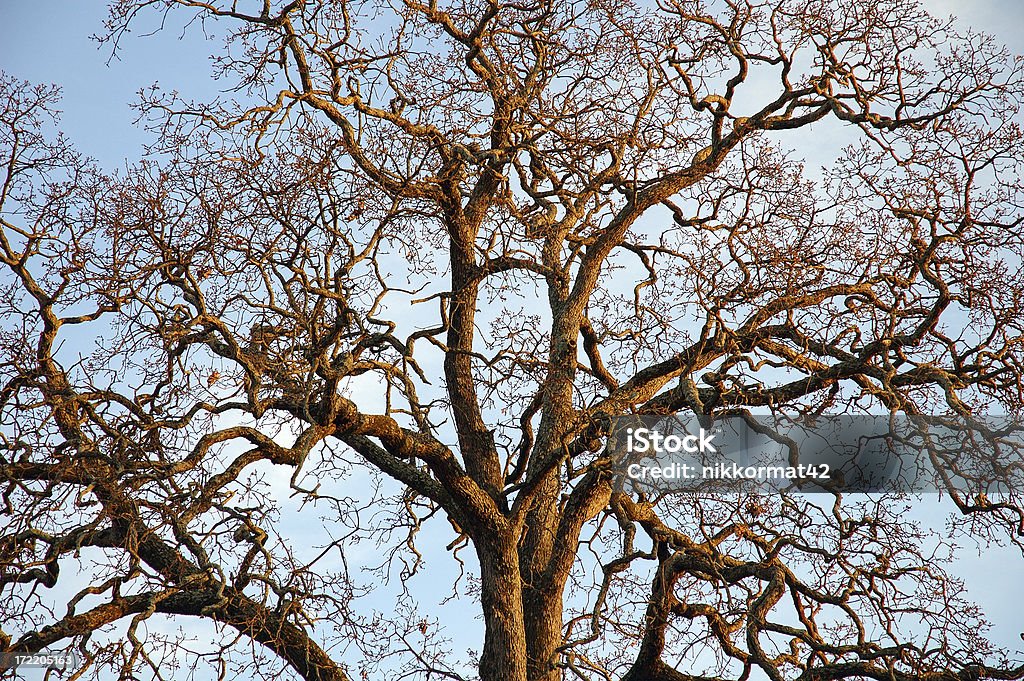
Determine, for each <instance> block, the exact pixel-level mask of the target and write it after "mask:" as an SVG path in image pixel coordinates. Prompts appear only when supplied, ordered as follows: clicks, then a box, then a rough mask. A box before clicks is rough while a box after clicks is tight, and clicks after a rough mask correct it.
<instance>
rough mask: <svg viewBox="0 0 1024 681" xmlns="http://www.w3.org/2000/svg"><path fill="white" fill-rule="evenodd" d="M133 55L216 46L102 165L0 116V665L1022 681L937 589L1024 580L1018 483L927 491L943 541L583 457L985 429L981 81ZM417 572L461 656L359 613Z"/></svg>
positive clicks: (874, 0)
mask: <svg viewBox="0 0 1024 681" xmlns="http://www.w3.org/2000/svg"><path fill="white" fill-rule="evenodd" d="M169 17H182V18H183V19H182V20H184V21H185V22H186V23H187V24H188V30H190V31H195V32H202V31H205V30H213V29H214V28H215V29H216V31H217V32H218V33H220V34H221V35H225V34H226V39H225V40H224V42H223V44H216V45H214V46H212V47H211V49H212V50H215V51H214V61H213V67H214V70H215V73H216V75H217V76H218V77H219V78H220V79H221V81H220V82H221V83H223V84H224V86H225V87H226V89H225V93H224V95H223V96H222V97H220V98H218V99H216V100H213V101H193V100H190V99H188V97H187V93H184V94H179V93H176V92H173V93H168V92H163V91H161V90H159V89H158V88H155V87H154V88H152V89H149V90H146V91H145V92H144V93H143V97H142V99H141V101H140V104H139V107H140V114H141V117H142V120H143V121H144V123H145V124H146V125H148V126H150V128H151V129H152V130H153V131H154V133H155V134H154V138H153V139H154V142H153V144H152V146H151V147H150V148H149V149H148V153H147V154H146V155H145V158H144V159H143V160H142V161H139V162H138V163H136V164H134V165H131V166H130V167H128V168H127V169H126V170H122V171H118V172H110V171H107V170H104V169H102V168H100V167H98V166H97V165H96V164H95V163H94V162H93V161H91V160H90V159H87V158H85V157H83V156H81V155H80V154H78V153H76V152H75V151H74V148H73V146H72V145H71V144H70V142H68V141H67V140H66V139H64V137H63V136H61V135H59V134H53V130H54V128H55V125H56V127H59V123H55V118H54V116H55V114H54V111H55V107H56V99H57V96H58V92H57V90H56V89H55V88H51V87H43V86H33V85H29V84H25V83H21V82H19V81H17V80H16V79H14V78H11V77H8V76H5V77H4V78H3V80H2V81H0V102H2V107H3V108H2V111H0V150H2V153H3V159H4V164H3V170H2V171H0V172H2V177H3V184H2V189H0V211H2V227H3V231H2V235H0V264H2V266H3V273H2V274H0V291H2V293H3V295H0V311H2V312H0V318H2V320H3V321H2V327H0V328H2V331H0V490H2V498H3V506H2V509H3V510H2V513H3V516H2V517H3V518H4V520H3V524H2V527H0V615H2V625H0V650H6V651H22V652H25V651H28V652H31V651H39V650H44V649H48V650H56V649H62V648H68V649H74V650H76V651H78V655H79V656H80V662H81V664H80V668H81V669H82V670H83V672H85V673H94V674H96V675H97V676H98V677H99V678H111V675H112V674H119V675H121V678H137V677H146V676H147V675H148V676H152V677H162V678H174V679H177V678H187V677H189V676H190V675H192V676H195V677H196V678H203V677H204V674H207V673H208V672H207V671H204V670H206V669H207V667H206V666H204V665H206V664H208V665H209V669H212V672H209V673H212V674H214V675H216V674H220V675H221V678H224V676H225V675H229V676H236V677H239V678H241V677H253V678H258V677H265V678H273V677H275V676H278V675H279V674H280V672H281V669H282V667H287V668H288V670H289V671H288V672H287V673H288V674H294V675H297V676H298V677H301V678H303V679H305V680H306V681H327V680H332V681H341V680H344V681H348V680H350V679H352V680H354V679H369V678H396V679H397V678H416V679H440V678H452V679H457V678H463V677H468V676H472V675H474V674H475V675H478V677H479V678H480V679H483V680H485V681H527V680H529V681H555V680H556V679H595V680H596V679H625V680H628V681H640V680H652V681H660V680H666V681H680V680H685V681H710V680H711V679H730V680H733V679H735V680H737V681H745V680H746V679H748V678H756V679H761V678H768V679H771V681H782V680H783V679H786V680H789V679H794V680H799V681H831V680H839V679H877V680H879V681H974V680H975V679H981V678H988V679H1007V680H1009V679H1020V678H1024V663H1021V662H1020V661H1014V660H1013V659H1012V658H1010V657H1008V654H1007V652H1006V651H1002V650H1000V649H998V648H997V647H995V646H993V645H991V644H990V643H989V642H988V641H986V640H985V638H984V636H983V631H984V626H983V625H984V614H983V613H981V612H978V611H977V610H976V609H975V608H974V607H973V606H972V605H971V604H970V602H969V600H968V599H967V598H966V596H965V592H964V585H963V583H962V580H961V579H959V578H958V577H957V576H956V574H955V570H953V567H955V566H950V565H949V564H944V563H943V561H942V558H943V556H944V555H946V556H948V554H949V552H950V551H951V547H953V546H954V544H955V541H956V538H957V537H958V536H970V537H974V538H976V539H980V540H982V541H989V540H991V541H1006V542H1012V543H1014V544H1016V545H1017V546H1021V545H1024V542H1022V537H1024V511H1022V508H1024V506H1022V504H1021V502H1022V499H1021V497H1020V492H1019V491H1018V488H1017V487H1014V486H1013V485H1011V486H1010V487H1008V488H1002V489H1003V491H1002V493H1000V494H997V495H996V494H990V495H985V494H982V493H980V492H979V493H977V494H975V493H965V492H964V491H963V489H962V488H960V487H957V486H956V485H954V484H953V483H952V482H950V483H949V484H948V486H947V487H946V489H945V490H944V493H945V494H947V495H948V496H949V498H950V499H952V501H953V503H954V504H955V506H956V508H957V511H958V514H959V515H958V518H957V520H956V522H955V523H953V524H952V525H951V527H950V533H949V536H938V535H934V534H932V533H930V531H929V530H928V529H927V528H924V527H921V526H919V525H916V524H914V523H913V522H911V521H910V520H908V519H907V518H906V517H905V516H906V513H907V508H908V506H909V505H910V504H912V502H913V500H912V499H908V498H907V497H906V496H904V495H866V496H865V495H852V494H842V493H840V492H835V493H833V494H823V495H815V496H813V497H812V496H808V495H801V494H790V493H779V494H692V493H686V494H670V495H665V496H659V497H656V498H648V497H646V496H644V495H638V494H633V493H629V492H627V491H623V490H622V489H620V488H617V487H615V486H614V485H613V470H612V467H611V464H610V462H609V459H608V457H607V456H606V455H605V441H606V438H607V436H608V429H609V423H610V422H611V420H613V419H614V418H616V417H620V416H626V415H640V416H646V415H671V414H694V415H698V416H701V417H709V416H715V415H724V414H751V413H771V414H778V415H785V416H797V415H817V414H869V413H870V414H878V413H881V414H888V413H891V414H903V415H940V416H942V415H951V416H957V417H960V418H966V419H970V418H973V417H976V416H978V415H982V414H986V413H1001V414H1009V415H1011V416H1018V417H1019V416H1020V413H1021V405H1022V403H1024V371H1022V368H1021V367H1022V365H1024V341H1022V339H1024V307H1022V306H1024V277H1021V275H1020V267H1021V262H1022V258H1024V230H1022V215H1024V212H1022V209H1024V205H1022V198H1024V197H1022V191H1021V190H1022V186H1021V179H1020V177H1021V174H1022V170H1024V168H1022V162H1024V145H1022V134H1021V127H1020V123H1021V106H1022V103H1024V63H1022V61H1021V60H1020V59H1019V58H1017V57H1013V56H1012V55H1010V54H1009V53H1008V52H1007V50H1006V49H1004V48H1002V47H1000V46H999V45H997V44H996V43H995V42H994V41H993V40H992V39H991V38H990V37H988V36H985V35H982V34H977V33H973V32H965V31H959V30H957V29H956V27H955V25H954V24H953V22H952V21H951V20H944V19H939V18H935V17H932V16H930V15H929V14H928V13H927V12H925V11H924V10H923V9H922V8H921V7H920V6H918V5H917V4H916V3H913V2H909V1H907V0H864V1H863V2H854V3H851V2H838V1H831V0H772V1H765V2H755V1H753V0H749V1H739V0H723V1H719V0H706V1H705V0H659V1H658V2H656V3H652V2H626V1H624V0H617V1H616V2H607V1H606V0H586V1H578V2H577V1H573V0H560V1H557V2H556V1H553V0H524V1H518V0H516V1H512V2H504V1H503V0H451V1H443V0H428V1H426V2H420V1H418V0H391V1H387V0H366V1H363V2H356V1H349V0H338V1H334V2H328V1H326V0H323V1H319V2H314V1H312V0H291V1H290V2H287V3H285V2H277V1H272V0H265V1H264V2H262V3H261V2H249V3H245V2H228V1H226V0H225V1H224V2H220V1H210V2H200V1H196V0H116V1H115V2H113V3H112V5H111V8H110V14H109V19H108V23H107V32H106V33H105V34H104V35H103V36H101V39H102V40H103V41H105V42H106V43H107V44H108V45H110V49H113V50H129V49H130V48H129V47H126V46H125V45H124V43H123V38H124V36H125V34H126V33H127V32H128V31H129V30H130V28H132V27H134V26H137V25H146V26H148V25H149V24H151V23H152V22H154V21H156V22H160V21H163V20H164V19H165V18H169ZM147 22H149V23H147ZM808 136H817V137H820V138H821V143H822V144H823V145H831V147H832V148H834V149H835V158H834V159H832V160H831V161H830V162H829V164H828V165H827V166H826V167H825V168H824V169H822V170H821V171H820V172H819V171H818V170H817V169H816V168H813V167H810V166H808V165H807V164H805V163H804V160H803V159H802V158H801V157H800V156H799V154H798V153H797V152H795V151H794V148H795V147H797V146H798V145H799V144H800V143H806V140H807V139H808ZM837 141H838V142H837ZM1003 445H1004V446H1005V447H1007V449H1008V450H1009V454H1008V455H1007V456H1008V457H1009V458H1007V459H1006V461H1010V462H1013V461H1018V460H1019V456H1018V458H1017V459H1014V458H1013V457H1012V456H1010V454H1018V455H1019V451H1016V450H1014V447H1015V446H1016V445H1014V444H1013V443H1012V442H1011V443H1009V444H1006V443H1003ZM935 463H936V465H938V466H939V467H940V468H943V467H944V466H945V467H946V469H948V471H950V475H954V476H955V475H956V474H958V471H957V468H956V463H957V462H956V461H949V460H947V461H942V460H936V461H935ZM1022 470H1024V469H1022V468H1021V467H1020V465H1019V463H1018V464H1012V463H1011V464H1007V465H1006V466H1004V467H1003V471H1002V472H1003V474H1004V475H1005V477H1006V479H1007V480H1014V479H1016V480H1018V482H1019V477H1020V476H1021V474H1022ZM961 473H962V471H961ZM1014 476H1016V477H1014ZM288 504H292V505H293V506H294V505H295V504H299V505H301V510H300V511H298V513H297V514H296V513H295V512H294V511H288V512H285V511H283V510H282V509H283V508H285V507H286V506H287V505H288ZM299 526H301V527H302V529H303V532H302V533H298V532H297V530H296V528H297V527H299ZM311 536H313V537H315V538H314V539H313V540H312V541H310V539H309V538H310V537H311ZM424 537H429V541H425V540H424V539H423V538H424ZM438 537H444V539H442V540H440V542H439V541H438ZM445 541H450V544H448V545H447V546H444V542H445ZM367 545H372V546H373V547H374V549H373V551H375V552H377V553H379V560H378V561H377V563H376V564H377V570H376V572H371V573H369V577H367V574H366V573H363V572H361V571H357V570H353V569H350V564H349V559H348V558H347V556H348V555H351V554H353V553H354V552H356V551H358V550H365V547H366V546H367ZM370 562H372V561H370ZM439 564H444V565H448V567H449V568H451V566H452V565H454V566H457V570H458V571H460V572H461V574H462V576H461V577H460V578H459V579H458V580H457V581H456V583H455V584H451V583H445V584H443V585H439V588H438V593H441V592H443V591H445V590H448V591H451V593H452V597H453V598H456V599H466V600H469V601H473V602H478V605H477V606H476V607H477V608H478V609H479V612H480V614H481V617H482V627H483V630H484V634H483V644H482V649H480V650H478V651H473V652H472V653H468V654H463V653H462V651H459V650H450V649H449V646H448V644H447V643H446V639H445V638H444V628H443V627H444V626H445V625H447V626H456V627H457V626H463V625H465V623H460V622H455V623H445V622H438V621H437V620H436V619H435V618H433V617H432V616H431V613H430V605H431V602H432V600H431V599H434V597H435V596H436V595H437V594H424V593H422V592H421V591H418V590H417V589H412V588H406V589H404V590H403V592H402V593H401V594H400V596H399V598H398V602H399V604H400V607H399V608H398V609H397V610H396V611H395V612H394V613H390V612H383V613H382V612H380V611H376V610H375V607H376V606H374V604H373V601H372V598H373V593H374V592H375V590H376V589H378V588H382V587H381V585H382V584H383V583H385V582H387V581H388V580H389V579H394V580H396V581H397V583H398V584H400V585H401V584H412V583H413V581H412V580H413V576H414V575H416V574H417V573H419V572H421V571H426V572H427V573H429V571H430V570H433V569H436V568H437V567H438V565H439ZM444 574H450V570H449V571H448V572H444ZM55 596H56V597H57V599H58V600H59V601H60V604H59V605H54V604H53V598H54V597H55ZM428 596H429V597H428ZM420 606H422V607H420ZM424 609H425V613H424V612H423V610H424ZM160 617H175V618H180V620H181V622H182V624H181V626H182V627H185V628H187V627H189V626H191V625H190V624H189V622H192V621H195V620H205V621H208V622H211V623H214V624H215V628H213V629H211V631H214V632H215V633H216V638H215V641H214V646H213V648H212V649H203V650H196V651H192V652H190V651H189V645H190V644H189V643H188V641H187V639H188V636H187V635H186V634H182V635H181V636H180V637H175V636H174V635H167V634H162V633H160V629H159V628H157V627H154V628H153V629H152V630H150V629H149V628H148V625H149V623H150V622H155V621H156V619H157V618H160ZM105 631H113V632H115V634H116V635H113V636H106V635H104V633H103V632H105ZM117 632H123V633H124V635H123V636H121V635H120V634H119V633H117ZM171 653H174V654H177V655H178V656H179V660H178V662H176V663H175V664H176V665H180V666H177V667H172V666H171V664H170V663H169V662H167V661H166V660H167V659H168V656H169V655H170V654H171Z"/></svg>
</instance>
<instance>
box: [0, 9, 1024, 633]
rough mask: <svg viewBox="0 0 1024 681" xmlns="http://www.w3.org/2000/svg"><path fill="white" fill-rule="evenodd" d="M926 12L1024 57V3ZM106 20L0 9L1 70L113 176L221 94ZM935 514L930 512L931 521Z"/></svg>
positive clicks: (188, 41)
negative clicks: (47, 89) (118, 48)
mask: <svg viewBox="0 0 1024 681" xmlns="http://www.w3.org/2000/svg"><path fill="white" fill-rule="evenodd" d="M926 5H928V6H929V7H931V8H932V9H933V10H934V12H935V13H937V14H939V15H944V16H945V15H949V14H958V15H960V16H961V17H962V19H963V21H964V23H965V24H967V25H971V26H974V27H976V28H978V29H981V30H984V31H986V32H989V33H992V34H994V35H995V36H996V37H997V38H998V39H1000V40H1001V41H1003V42H1005V43H1006V44H1007V45H1009V46H1010V47H1011V49H1013V50H1014V51H1015V52H1017V53H1024V2H1018V1H1017V0H978V1H975V2H971V1H963V0H930V1H929V2H927V3H926ZM103 16H104V7H103V3H102V2H100V1H99V0H79V1H71V0H66V1H58V0H0V68H2V69H3V70H4V71H6V72H8V73H9V74H11V75H14V76H16V77H18V78H21V79H25V80H29V81H33V82H46V83H56V84H58V85H60V86H61V87H62V88H63V90H64V99H63V102H62V106H61V109H62V110H63V118H62V126H61V128H62V130H63V131H64V132H65V133H66V134H67V135H68V137H69V138H70V139H71V140H72V142H73V143H74V144H75V145H76V146H77V147H78V148H79V149H80V150H82V151H83V152H85V153H86V154H88V155H90V156H93V157H95V158H97V159H99V160H100V162H101V163H102V165H103V166H105V167H106V168H108V169H111V168H114V167H116V166H118V165H123V164H124V162H125V159H135V158H137V157H138V156H139V150H140V147H141V145H142V144H143V143H144V142H145V141H146V139H147V135H146V133H145V132H144V131H141V130H140V129H138V128H137V127H135V126H133V120H134V113H133V112H132V111H131V109H130V107H129V105H130V103H131V102H133V101H135V100H136V98H137V92H138V91H139V90H140V89H141V88H143V87H146V86H149V85H152V84H153V83H155V82H158V83H159V84H160V85H161V87H163V88H164V89H165V90H174V89H179V90H181V91H182V93H183V94H185V95H186V96H194V97H203V96H209V95H210V94H213V93H214V92H215V91H216V89H217V86H218V83H215V82H213V81H212V80H211V79H210V77H209V62H208V57H207V54H208V51H209V46H204V45H201V44H200V43H199V41H198V40H197V39H196V38H195V37H193V36H191V35H190V36H188V37H185V38H182V34H181V32H180V31H179V30H177V29H175V28H172V30H167V31H164V32H162V33H160V34H158V35H155V36H151V37H147V38H141V37H140V36H138V35H130V36H128V37H127V38H126V39H125V40H124V42H123V44H122V52H121V53H120V55H119V58H117V59H111V51H110V47H109V46H99V45H97V43H96V42H94V41H92V40H90V39H89V36H90V35H91V34H95V33H99V32H101V31H102V23H101V22H102V19H103ZM930 508H931V507H929V506H927V504H924V505H922V507H921V514H922V516H925V515H928V514H929V513H931V511H930V510H929V509H930ZM993 559H994V560H993ZM1008 559H1009V553H1006V554H1003V553H999V552H992V553H989V554H988V560H984V561H983V560H981V559H978V558H977V557H971V556H965V558H964V563H963V567H964V570H963V572H964V573H965V574H964V576H965V577H967V581H968V583H969V584H970V585H972V586H973V588H972V589H971V593H972V595H973V596H974V597H975V598H976V599H978V600H979V601H980V602H981V604H982V605H983V607H984V609H985V610H986V611H987V612H988V613H989V614H990V616H991V619H992V620H993V621H994V622H995V623H996V625H997V631H996V632H995V633H994V635H993V639H995V640H997V641H998V642H999V643H1001V644H1003V645H1006V646H1008V647H1011V648H1014V649H1020V648H1021V642H1020V639H1019V638H1018V637H1017V633H1018V632H1020V631H1024V617H1022V616H1021V614H1020V606H1021V604H1022V603H1024V579H1021V575H1020V565H1021V562H1020V560H1019V555H1018V560H1017V562H1016V563H1013V562H1009V560H1008ZM1008 565H1012V566H1013V568H1012V569H1007V566H1008Z"/></svg>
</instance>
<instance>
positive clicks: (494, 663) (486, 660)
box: [477, 538, 561, 681]
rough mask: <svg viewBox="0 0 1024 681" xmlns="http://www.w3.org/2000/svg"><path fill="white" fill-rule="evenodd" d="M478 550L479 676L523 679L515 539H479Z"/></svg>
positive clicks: (513, 680) (492, 680) (497, 680)
mask: <svg viewBox="0 0 1024 681" xmlns="http://www.w3.org/2000/svg"><path fill="white" fill-rule="evenodd" d="M477 553H478V556H479V558H480V580H481V601H482V605H483V612H484V623H485V631H484V649H483V654H482V655H481V656H480V679H481V680H482V681H526V679H527V675H526V628H525V626H524V624H523V591H522V580H521V577H520V572H519V560H518V557H517V555H516V548H515V542H514V541H513V540H511V538H496V539H494V540H492V541H488V542H481V544H480V545H479V548H478V550H477ZM559 617H561V616H560V615H559Z"/></svg>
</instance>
